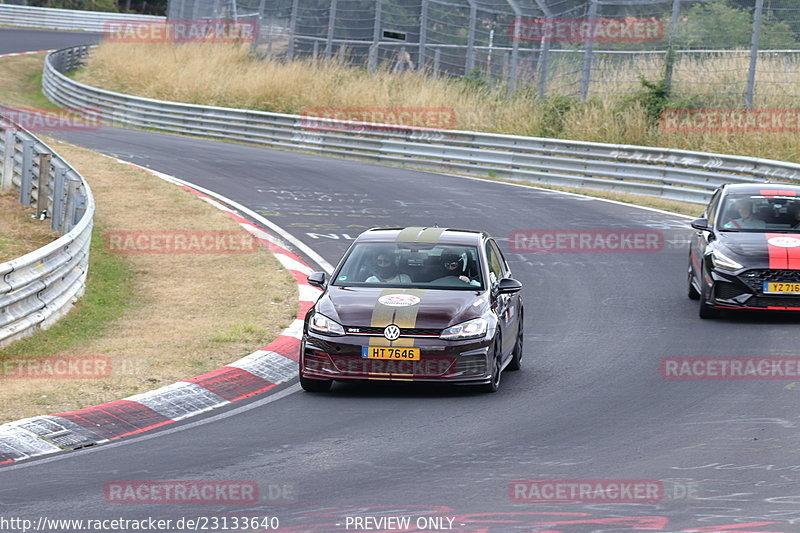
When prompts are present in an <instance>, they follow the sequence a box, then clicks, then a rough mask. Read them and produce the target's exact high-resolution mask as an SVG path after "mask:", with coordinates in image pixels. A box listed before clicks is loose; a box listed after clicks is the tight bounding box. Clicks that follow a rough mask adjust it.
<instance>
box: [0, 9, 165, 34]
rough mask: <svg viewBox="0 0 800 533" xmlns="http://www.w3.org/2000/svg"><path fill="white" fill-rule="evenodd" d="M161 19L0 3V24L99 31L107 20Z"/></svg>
mask: <svg viewBox="0 0 800 533" xmlns="http://www.w3.org/2000/svg"><path fill="white" fill-rule="evenodd" d="M165 20H166V18H165V17H156V16H152V15H131V14H128V13H106V12H101V11H80V10H73V9H53V8H48V7H32V6H17V5H9V4H0V24H4V25H8V26H23V27H28V28H51V29H54V30H82V31H91V32H103V30H104V29H105V25H106V24H107V23H109V22H119V21H125V22H163V21H165Z"/></svg>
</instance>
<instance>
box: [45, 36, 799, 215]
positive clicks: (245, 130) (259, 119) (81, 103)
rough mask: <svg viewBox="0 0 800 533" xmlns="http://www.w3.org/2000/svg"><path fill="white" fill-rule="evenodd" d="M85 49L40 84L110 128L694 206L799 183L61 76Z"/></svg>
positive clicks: (54, 57) (683, 161)
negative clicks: (747, 188)
mask: <svg viewBox="0 0 800 533" xmlns="http://www.w3.org/2000/svg"><path fill="white" fill-rule="evenodd" d="M89 49H90V47H89V46H81V47H72V48H65V49H62V50H58V51H56V52H53V53H51V54H50V55H48V57H47V60H46V62H45V67H44V74H43V77H42V86H43V90H44V93H45V94H46V95H47V96H48V97H49V98H50V99H51V100H52V101H54V102H56V103H58V104H60V105H62V106H65V107H67V108H74V109H87V108H92V109H96V110H98V111H99V112H100V113H101V114H102V116H103V120H104V121H105V122H106V123H109V124H110V123H116V124H124V125H131V126H136V127H142V128H150V129H154V130H159V131H168V132H177V133H184V134H191V135H200V136H204V137H211V138H218V139H226V140H234V141H240V142H246V143H255V144H263V145H267V146H273V147H278V148H290V149H300V150H304V151H309V152H315V153H321V154H327V155H335V156H344V157H348V158H356V159H362V160H367V161H373V162H379V163H389V164H396V165H403V166H408V167H413V168H420V169H425V170H433V171H437V172H453V173H458V174H466V175H472V176H480V177H498V178H508V179H516V180H524V181H529V182H533V183H539V184H546V185H558V186H568V187H580V188H586V189H600V190H610V191H615V192H620V193H631V194H639V195H645V196H653V197H659V198H665V199H671V200H681V201H685V202H692V203H698V204H702V203H705V202H707V201H708V199H709V197H710V195H711V192H712V191H713V190H714V189H715V188H716V187H718V186H719V185H721V184H723V183H728V182H763V181H766V180H768V179H771V180H779V181H800V165H798V164H794V163H784V162H781V161H773V160H767V159H758V158H752V157H743V156H732V155H721V154H710V153H703V152H691V151H686V150H673V149H666V148H650V147H643V146H629V145H615V144H601V143H590V142H579V141H569V140H558V139H545V138H537V137H520V136H514V135H499V134H490V133H480V132H471V131H453V130H434V129H426V128H413V127H405V126H395V125H378V124H368V123H360V122H349V121H341V120H334V119H323V118H313V117H304V116H297V115H283V114H277V113H265V112H259V111H247V110H241V109H230V108H222V107H209V106H200V105H193V104H183V103H177V102H165V101H161V100H152V99H148V98H140V97H135V96H130V95H125V94H120V93H115V92H111V91H105V90H102V89H97V88H94V87H90V86H88V85H85V84H81V83H78V82H76V81H74V80H71V79H69V78H67V77H66V76H64V74H63V73H64V72H67V71H68V70H70V69H72V68H75V67H76V66H78V65H79V64H80V61H81V60H82V58H84V57H85V56H86V54H87V53H88V51H89Z"/></svg>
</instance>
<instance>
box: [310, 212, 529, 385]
mask: <svg viewBox="0 0 800 533" xmlns="http://www.w3.org/2000/svg"><path fill="white" fill-rule="evenodd" d="M308 281H309V283H311V284H312V285H316V286H319V287H321V288H323V289H324V292H323V294H322V295H321V296H320V298H319V300H317V302H316V303H315V304H314V306H313V307H312V308H311V309H310V310H309V311H308V313H307V315H306V317H305V325H304V328H303V339H302V342H301V344H300V384H301V385H302V387H303V388H304V389H305V390H307V391H312V392H322V391H327V390H328V389H329V388H330V387H331V383H332V381H334V380H395V381H431V382H452V383H459V384H469V385H478V386H480V387H482V388H483V389H485V390H486V391H489V392H494V391H496V390H497V388H498V386H499V384H500V375H501V373H502V371H503V370H504V369H505V368H509V369H511V370H516V369H518V368H519V367H520V359H521V357H522V341H523V327H522V321H523V306H522V298H521V296H520V294H519V291H520V289H521V288H522V284H521V283H520V282H519V281H517V280H515V279H513V278H512V276H511V271H510V269H509V268H508V264H507V263H506V261H505V259H504V258H503V254H502V253H501V252H500V249H499V248H498V246H497V243H496V242H495V241H494V240H493V239H492V238H491V237H489V235H487V234H486V233H483V232H478V231H467V230H457V229H445V228H422V227H411V228H388V229H372V230H369V231H366V232H364V233H362V234H361V235H360V236H359V237H358V238H357V239H356V240H355V242H354V243H353V244H352V246H351V247H350V249H349V250H348V251H347V253H346V254H345V255H344V258H343V259H342V261H341V262H340V263H339V266H337V267H336V270H335V271H334V272H333V275H332V276H331V277H330V278H328V276H326V275H325V273H323V272H316V273H314V274H312V275H310V276H309V277H308Z"/></svg>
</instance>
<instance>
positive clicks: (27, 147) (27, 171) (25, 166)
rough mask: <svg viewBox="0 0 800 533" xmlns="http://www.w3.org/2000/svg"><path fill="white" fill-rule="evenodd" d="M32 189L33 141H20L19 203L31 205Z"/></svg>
mask: <svg viewBox="0 0 800 533" xmlns="http://www.w3.org/2000/svg"><path fill="white" fill-rule="evenodd" d="M32 187H33V141H32V140H31V139H23V141H22V176H21V180H20V184H19V203H21V204H22V205H31V188H32Z"/></svg>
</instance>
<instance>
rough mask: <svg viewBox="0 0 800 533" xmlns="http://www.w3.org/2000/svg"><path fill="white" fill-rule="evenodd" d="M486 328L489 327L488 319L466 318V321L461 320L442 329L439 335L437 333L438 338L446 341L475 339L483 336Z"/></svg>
mask: <svg viewBox="0 0 800 533" xmlns="http://www.w3.org/2000/svg"><path fill="white" fill-rule="evenodd" d="M488 329H489V321H488V320H486V319H485V318H473V319H472V320H467V321H466V322H462V323H461V324H456V325H455V326H450V327H449V328H447V329H446V330H444V331H442V333H441V335H439V338H440V339H445V340H448V341H460V340H464V339H476V338H478V337H483V336H484V335H486V331H487V330H488Z"/></svg>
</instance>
